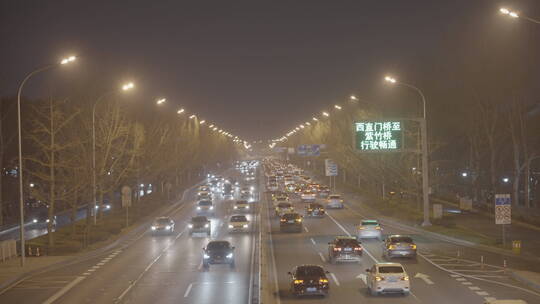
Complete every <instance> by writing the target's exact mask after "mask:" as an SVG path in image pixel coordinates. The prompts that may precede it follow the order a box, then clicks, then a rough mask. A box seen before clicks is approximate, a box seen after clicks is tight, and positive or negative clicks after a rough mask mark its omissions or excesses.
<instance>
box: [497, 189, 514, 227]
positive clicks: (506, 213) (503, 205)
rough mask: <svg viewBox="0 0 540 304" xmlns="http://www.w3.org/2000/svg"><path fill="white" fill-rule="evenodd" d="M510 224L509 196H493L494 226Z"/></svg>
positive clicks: (510, 207)
mask: <svg viewBox="0 0 540 304" xmlns="http://www.w3.org/2000/svg"><path fill="white" fill-rule="evenodd" d="M511 223H512V200H511V198H510V194H495V224H497V225H509V224H511Z"/></svg>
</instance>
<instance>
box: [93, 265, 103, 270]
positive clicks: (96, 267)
mask: <svg viewBox="0 0 540 304" xmlns="http://www.w3.org/2000/svg"><path fill="white" fill-rule="evenodd" d="M99 267H101V266H96V265H94V266H92V268H94V269H99Z"/></svg>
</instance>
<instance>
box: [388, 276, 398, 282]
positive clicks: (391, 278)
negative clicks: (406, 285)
mask: <svg viewBox="0 0 540 304" xmlns="http://www.w3.org/2000/svg"><path fill="white" fill-rule="evenodd" d="M388 282H392V283H393V282H397V279H396V278H393V277H390V278H388Z"/></svg>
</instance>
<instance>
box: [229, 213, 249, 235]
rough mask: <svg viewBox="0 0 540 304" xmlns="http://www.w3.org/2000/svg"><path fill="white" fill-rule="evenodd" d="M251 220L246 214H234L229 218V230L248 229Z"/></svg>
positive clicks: (240, 230) (241, 230)
mask: <svg viewBox="0 0 540 304" xmlns="http://www.w3.org/2000/svg"><path fill="white" fill-rule="evenodd" d="M248 228H249V221H248V219H247V218H246V216H245V215H238V214H237V215H233V216H231V217H230V219H229V232H244V231H248Z"/></svg>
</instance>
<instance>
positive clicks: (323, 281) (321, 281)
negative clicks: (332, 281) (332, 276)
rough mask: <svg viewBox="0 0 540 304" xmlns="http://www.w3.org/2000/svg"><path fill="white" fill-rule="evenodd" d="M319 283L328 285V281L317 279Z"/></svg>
mask: <svg viewBox="0 0 540 304" xmlns="http://www.w3.org/2000/svg"><path fill="white" fill-rule="evenodd" d="M319 283H328V279H319Z"/></svg>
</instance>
